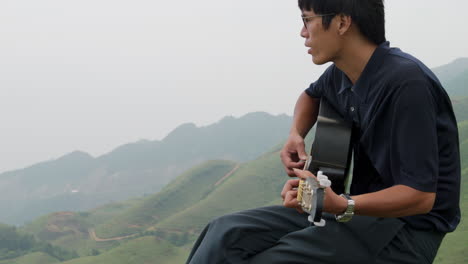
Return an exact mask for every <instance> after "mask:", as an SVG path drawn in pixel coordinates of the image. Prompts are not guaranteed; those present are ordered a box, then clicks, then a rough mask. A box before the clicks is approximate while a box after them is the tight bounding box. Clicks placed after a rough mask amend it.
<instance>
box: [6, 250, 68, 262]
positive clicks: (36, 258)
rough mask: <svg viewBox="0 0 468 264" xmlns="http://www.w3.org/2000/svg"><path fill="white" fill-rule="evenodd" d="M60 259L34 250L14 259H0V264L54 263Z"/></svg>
mask: <svg viewBox="0 0 468 264" xmlns="http://www.w3.org/2000/svg"><path fill="white" fill-rule="evenodd" d="M59 262H60V260H58V259H56V258H53V257H51V256H49V255H47V254H46V253H43V252H35V253H31V254H27V255H24V256H21V257H19V258H15V259H8V260H3V261H0V264H54V263H59Z"/></svg>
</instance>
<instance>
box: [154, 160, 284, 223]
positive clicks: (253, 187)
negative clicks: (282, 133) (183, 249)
mask: <svg viewBox="0 0 468 264" xmlns="http://www.w3.org/2000/svg"><path fill="white" fill-rule="evenodd" d="M286 180H287V177H286V174H285V173H284V170H283V168H282V165H281V162H280V159H279V153H278V152H277V151H274V152H271V153H268V154H265V155H264V156H262V157H260V158H259V159H257V160H255V161H252V162H249V163H245V164H243V165H242V166H241V167H240V168H239V169H238V170H237V171H236V172H235V173H234V174H233V175H232V176H231V177H230V178H228V179H227V180H226V181H225V182H224V183H223V184H222V185H221V186H219V188H217V189H216V190H214V191H213V193H211V194H210V195H209V196H207V197H206V198H205V199H202V200H200V201H199V202H198V203H196V204H195V205H194V206H192V207H190V208H187V209H185V210H183V211H180V212H179V213H177V214H175V215H173V216H171V217H168V218H166V219H165V220H163V221H162V222H161V223H159V224H157V225H156V229H158V228H162V229H169V230H171V229H176V230H179V229H180V230H191V231H199V230H200V229H201V228H202V227H203V226H204V225H206V223H208V221H209V220H210V219H212V218H213V217H216V216H220V215H223V214H226V213H230V212H234V211H239V210H244V209H248V208H255V207H259V206H264V205H266V204H270V203H271V202H272V201H277V199H278V197H279V193H280V191H281V188H282V186H283V184H284V182H285V181H286Z"/></svg>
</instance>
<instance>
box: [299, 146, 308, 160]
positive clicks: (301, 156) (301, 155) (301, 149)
mask: <svg viewBox="0 0 468 264" xmlns="http://www.w3.org/2000/svg"><path fill="white" fill-rule="evenodd" d="M297 155H298V156H299V159H301V160H307V158H308V155H307V153H306V151H305V145H304V143H301V144H299V145H298V146H297Z"/></svg>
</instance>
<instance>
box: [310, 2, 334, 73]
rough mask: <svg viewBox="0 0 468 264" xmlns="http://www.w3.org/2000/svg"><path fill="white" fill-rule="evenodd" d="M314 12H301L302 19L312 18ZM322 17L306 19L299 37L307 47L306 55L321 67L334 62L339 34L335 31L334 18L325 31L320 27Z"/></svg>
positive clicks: (314, 14)
mask: <svg viewBox="0 0 468 264" xmlns="http://www.w3.org/2000/svg"><path fill="white" fill-rule="evenodd" d="M317 15H320V14H316V13H315V12H314V11H305V10H303V11H302V16H303V17H312V16H317ZM322 19H323V17H321V16H317V17H312V18H308V19H306V21H304V23H305V25H304V26H303V27H302V30H301V36H302V37H303V38H305V46H306V47H309V48H310V49H309V51H308V53H309V54H310V55H312V61H313V62H314V63H315V64H317V65H321V64H324V63H327V62H330V61H334V60H335V59H336V57H337V56H338V51H339V43H340V42H339V34H338V32H337V31H336V30H335V29H336V21H335V20H336V18H333V20H332V22H331V24H330V27H329V28H328V29H327V30H325V29H324V27H323V25H322Z"/></svg>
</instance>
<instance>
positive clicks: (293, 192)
mask: <svg viewBox="0 0 468 264" xmlns="http://www.w3.org/2000/svg"><path fill="white" fill-rule="evenodd" d="M294 173H295V175H296V176H297V177H298V178H301V179H304V180H305V179H307V177H314V178H315V175H314V174H312V173H311V172H310V171H304V170H299V169H294ZM298 185H299V180H298V179H295V180H289V181H287V182H286V184H285V185H284V187H283V191H282V192H281V197H283V205H284V206H285V207H289V208H296V209H298V211H300V212H302V210H301V207H300V206H299V205H298V202H297V186H298ZM323 203H324V205H323V211H324V212H327V213H331V214H342V213H343V212H344V211H345V210H346V207H347V206H348V202H347V200H346V198H344V197H341V196H339V195H338V194H336V193H335V192H334V191H333V190H332V188H330V187H328V188H326V189H325V198H324V202H323Z"/></svg>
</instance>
